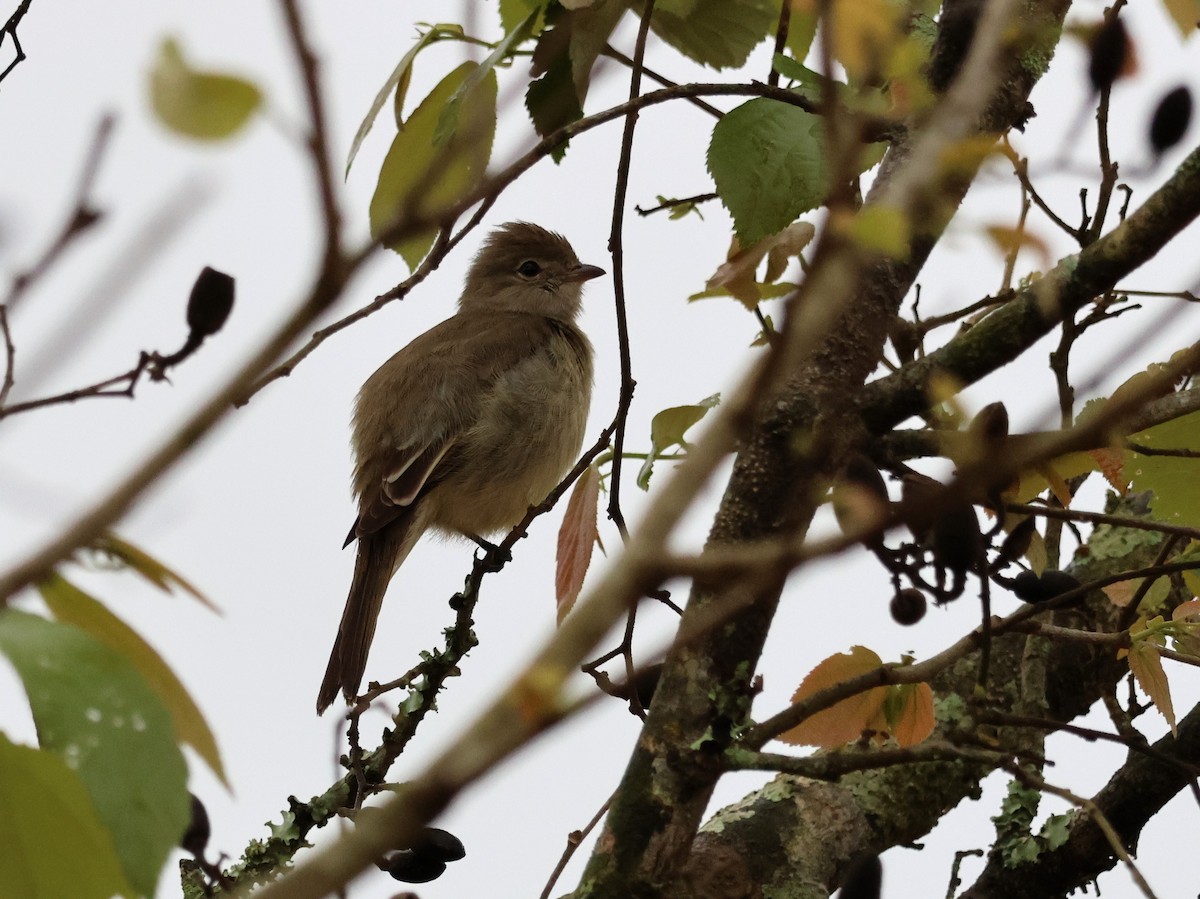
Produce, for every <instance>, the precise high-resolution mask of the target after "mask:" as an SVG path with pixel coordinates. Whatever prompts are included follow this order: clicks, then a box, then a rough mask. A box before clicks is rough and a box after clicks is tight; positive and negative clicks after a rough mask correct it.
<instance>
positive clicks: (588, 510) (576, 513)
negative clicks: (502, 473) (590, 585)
mask: <svg viewBox="0 0 1200 899" xmlns="http://www.w3.org/2000/svg"><path fill="white" fill-rule="evenodd" d="M599 498H600V470H599V469H598V468H597V467H596V466H595V465H594V464H593V465H589V466H588V467H587V469H586V470H585V471H584V472H583V474H582V475H580V477H579V480H578V481H576V482H575V488H574V489H573V490H572V491H571V498H570V499H569V500H567V510H566V512H564V513H563V522H562V527H560V528H559V529H558V558H557V565H556V568H555V573H554V596H555V601H556V604H557V607H558V621H559V623H560V624H561V623H562V620H563V619H564V618H565V617H566V616H567V613H568V612H570V611H571V608H572V606H574V605H575V600H576V599H578V598H579V591H580V589H581V588H582V587H583V578H584V576H585V575H586V574H587V570H588V565H590V564H591V561H592V547H594V546H595V545H596V543H597V542H598V541H599V539H600V534H599V532H598V531H597V530H596V508H597V505H598V503H599Z"/></svg>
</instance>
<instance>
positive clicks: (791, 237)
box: [705, 222, 817, 308]
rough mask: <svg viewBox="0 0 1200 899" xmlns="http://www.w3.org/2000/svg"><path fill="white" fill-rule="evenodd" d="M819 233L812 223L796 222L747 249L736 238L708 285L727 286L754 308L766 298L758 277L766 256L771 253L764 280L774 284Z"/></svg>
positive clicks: (733, 294) (710, 288)
mask: <svg viewBox="0 0 1200 899" xmlns="http://www.w3.org/2000/svg"><path fill="white" fill-rule="evenodd" d="M816 233H817V232H816V229H815V228H814V227H813V226H812V225H810V224H809V223H808V222H793V223H792V224H791V225H788V226H787V227H786V228H784V229H783V230H782V231H780V232H779V233H778V234H776V235H773V236H772V237H768V238H766V239H765V240H760V241H759V242H758V243H756V244H754V245H753V246H751V247H747V248H745V249H743V248H742V245H741V244H740V243H739V242H738V239H737V238H736V237H735V238H734V239H733V241H732V243H731V244H730V245H729V253H728V255H727V256H726V259H725V262H723V263H721V265H720V267H718V268H717V270H716V272H714V273H713V276H712V277H711V278H709V279H708V281H707V282H706V283H705V287H706V288H707V289H708V290H714V289H720V288H724V289H725V290H727V291H729V293H730V294H731V295H732V296H734V297H736V298H737V299H739V300H741V301H742V302H743V303H745V304H746V305H747V306H749V307H751V308H753V307H754V306H755V305H756V304H757V303H758V301H759V300H760V299H763V293H762V290H761V288H760V286H759V282H758V281H757V280H755V272H757V271H758V266H759V263H761V262H762V260H763V258H764V257H766V256H768V254H769V257H770V258H768V260H767V274H766V277H765V279H764V283H770V282H772V281H775V280H776V279H777V278H778V277H779V276H780V275H782V274H783V271H784V269H785V268H786V267H787V260H788V259H789V258H791V257H792V256H799V255H800V253H801V251H802V250H803V249H804V248H805V246H807V245H808V243H809V242H810V241H811V240H812V239H813V237H814V235H815V234H816Z"/></svg>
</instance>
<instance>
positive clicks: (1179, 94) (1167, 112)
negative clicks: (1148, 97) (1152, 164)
mask: <svg viewBox="0 0 1200 899" xmlns="http://www.w3.org/2000/svg"><path fill="white" fill-rule="evenodd" d="M1191 121H1192V92H1191V91H1190V90H1188V89H1187V88H1186V87H1183V86H1182V85H1181V86H1179V87H1177V88H1175V90H1173V91H1171V92H1169V93H1168V94H1167V95H1166V96H1165V97H1163V98H1162V100H1161V101H1159V104H1158V109H1156V110H1154V118H1153V119H1151V120H1150V146H1151V147H1153V148H1154V152H1155V153H1162V152H1163V151H1164V150H1169V149H1170V148H1171V147H1173V146H1175V145H1176V144H1177V143H1179V142H1180V141H1181V140H1183V135H1184V134H1186V133H1187V129H1188V125H1189V124H1190V123H1191Z"/></svg>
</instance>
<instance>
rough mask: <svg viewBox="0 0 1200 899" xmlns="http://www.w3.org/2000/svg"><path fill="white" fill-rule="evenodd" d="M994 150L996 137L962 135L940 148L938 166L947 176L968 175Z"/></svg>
mask: <svg viewBox="0 0 1200 899" xmlns="http://www.w3.org/2000/svg"><path fill="white" fill-rule="evenodd" d="M995 152H998V150H997V144H996V139H995V138H994V137H992V136H991V135H987V134H981V135H977V136H972V137H964V138H963V139H962V140H958V141H955V142H954V143H952V144H950V145H949V146H947V147H946V148H945V149H943V150H942V153H941V156H940V157H939V159H938V163H939V168H940V169H941V171H942V173H943V174H944V175H945V176H947V177H959V178H961V177H970V176H971V175H974V174H975V171H976V169H978V168H979V166H981V165H982V164H983V161H984V160H985V159H987V158H988V157H989V156H991V155H992V154H993V153H995Z"/></svg>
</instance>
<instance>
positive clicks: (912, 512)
mask: <svg viewBox="0 0 1200 899" xmlns="http://www.w3.org/2000/svg"><path fill="white" fill-rule="evenodd" d="M945 489H946V488H945V487H943V486H942V485H941V484H939V483H938V482H937V481H935V480H934V479H933V478H931V477H927V476H926V475H923V474H917V473H916V472H910V473H908V474H906V475H905V476H904V479H903V480H902V481H901V484H900V520H901V521H903V522H904V523H905V524H906V525H908V529H909V530H910V531H912V535H913V537H915V538H916V540H917V542H918V543H924V542H925V538H927V537H928V536H929V531H930V529H931V528H932V527H933V518H934V513H933V510H934V509H935V508H936V507H937V503H938V500H939V498H940V497H941V495H942V492H943V491H944V490H945Z"/></svg>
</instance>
